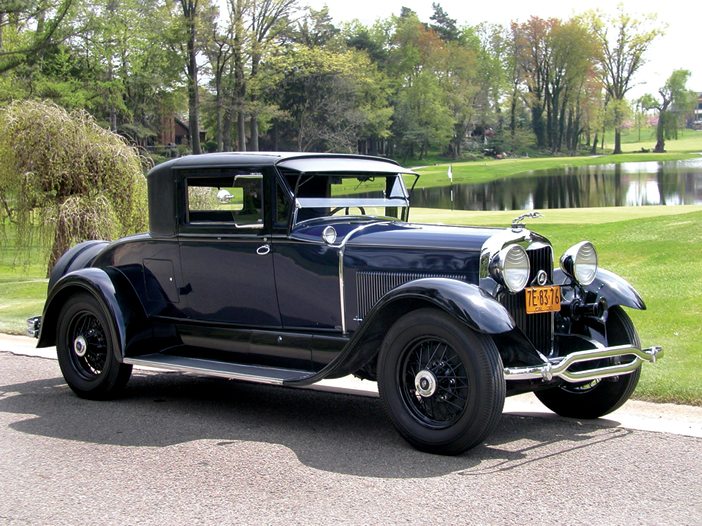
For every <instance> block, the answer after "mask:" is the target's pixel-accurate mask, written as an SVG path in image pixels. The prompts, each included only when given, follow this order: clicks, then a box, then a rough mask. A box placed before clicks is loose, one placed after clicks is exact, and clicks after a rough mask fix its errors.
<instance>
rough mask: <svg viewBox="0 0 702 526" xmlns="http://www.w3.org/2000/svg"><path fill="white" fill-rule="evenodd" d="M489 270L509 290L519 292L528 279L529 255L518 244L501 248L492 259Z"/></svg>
mask: <svg viewBox="0 0 702 526" xmlns="http://www.w3.org/2000/svg"><path fill="white" fill-rule="evenodd" d="M490 272H491V274H492V277H493V278H494V279H495V281H497V282H498V283H502V284H503V285H504V286H505V287H507V288H508V289H509V290H510V291H511V292H519V291H520V290H522V289H523V288H524V287H526V284H527V282H528V281H529V256H527V253H526V250H524V249H523V248H522V247H521V246H519V245H510V246H508V247H507V248H503V249H502V250H500V252H499V253H498V254H497V257H496V258H495V259H494V260H493V264H492V265H491V268H490Z"/></svg>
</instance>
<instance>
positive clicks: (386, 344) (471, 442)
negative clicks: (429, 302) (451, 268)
mask: <svg viewBox="0 0 702 526" xmlns="http://www.w3.org/2000/svg"><path fill="white" fill-rule="evenodd" d="M505 389H506V387H505V379H504V368H503V366H502V359H501V358H500V355H499V353H498V352H497V348H496V347H495V344H494V342H493V341H492V339H490V338H489V337H487V336H485V335H482V334H479V333H477V332H475V331H472V330H471V329H470V328H468V327H466V326H465V325H464V324H462V323H460V322H458V321H457V320H455V319H454V318H452V317H451V316H449V315H448V314H446V313H444V312H443V311H439V310H437V309H420V310H416V311H413V312H410V313H409V314H406V315H405V316H403V317H402V318H400V319H399V320H398V321H397V322H396V323H395V324H394V325H393V326H392V327H391V328H390V330H389V331H388V333H387V335H386V336H385V339H384V340H383V345H382V347H381V350H380V355H379V357H378V390H379V393H380V399H381V401H382V404H383V407H384V408H385V411H386V413H387V414H388V416H389V418H390V420H391V421H392V423H393V425H394V426H395V427H396V428H397V430H398V432H399V433H400V434H401V435H402V436H403V437H404V438H405V440H407V441H408V442H409V443H410V444H412V445H413V446H414V447H416V448H417V449H420V450H422V451H427V452H429V453H437V454H442V455H457V454H459V453H462V452H464V451H466V450H467V449H470V448H472V447H475V446H476V445H478V444H480V443H482V442H483V440H484V439H485V437H486V436H487V435H488V434H490V432H491V431H492V430H493V429H494V428H495V426H496V425H497V423H498V421H499V419H500V416H501V414H502V409H503V407H504V402H505ZM421 391H423V393H422V392H421Z"/></svg>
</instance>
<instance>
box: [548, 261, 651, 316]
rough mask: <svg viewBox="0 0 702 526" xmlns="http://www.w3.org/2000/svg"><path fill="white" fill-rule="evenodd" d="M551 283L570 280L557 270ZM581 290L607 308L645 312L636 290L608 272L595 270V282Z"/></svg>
mask: <svg viewBox="0 0 702 526" xmlns="http://www.w3.org/2000/svg"><path fill="white" fill-rule="evenodd" d="M553 281H554V283H557V284H559V285H565V284H568V283H570V281H571V279H570V278H569V277H568V276H567V275H566V274H565V272H563V270H561V269H560V268H558V269H554V271H553ZM583 289H584V290H585V292H587V293H588V294H593V295H595V296H596V298H597V300H600V299H604V300H605V301H606V302H607V305H608V306H609V307H613V306H615V305H621V306H623V307H630V308H632V309H638V310H646V304H645V303H644V300H643V298H641V295H640V294H639V293H638V292H637V290H636V289H635V288H634V287H632V286H631V285H630V284H629V282H627V281H626V280H625V279H624V278H622V277H621V276H619V275H617V274H615V273H614V272H610V271H609V270H605V269H603V268H599V269H597V275H596V276H595V280H594V281H593V282H592V283H590V284H589V285H587V286H586V287H583ZM593 302H594V301H593Z"/></svg>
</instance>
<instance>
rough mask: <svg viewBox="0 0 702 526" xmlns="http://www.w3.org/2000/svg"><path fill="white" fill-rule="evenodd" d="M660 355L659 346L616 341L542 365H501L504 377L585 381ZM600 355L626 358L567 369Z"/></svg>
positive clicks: (618, 372)
mask: <svg viewBox="0 0 702 526" xmlns="http://www.w3.org/2000/svg"><path fill="white" fill-rule="evenodd" d="M661 356H663V349H662V348H661V347H649V348H647V349H639V348H637V347H632V346H631V345H616V346H613V347H603V348H600V349H591V350H587V351H576V352H574V353H571V354H568V355H566V356H559V357H557V358H552V359H550V360H549V362H548V363H545V364H543V365H531V366H526V367H505V380H539V379H541V380H544V381H546V382H549V381H551V380H553V379H554V378H561V379H563V380H565V381H566V382H573V383H575V382H589V381H591V380H597V379H600V378H608V377H611V376H619V375H621V374H631V373H632V372H634V371H635V370H636V369H637V368H638V367H639V366H640V365H641V364H642V363H643V362H644V361H646V362H651V363H655V362H656V360H657V359H658V358H660V357H661ZM603 358H624V359H627V361H626V362H625V363H619V364H612V365H607V366H605V367H596V368H593V369H584V370H579V371H569V370H568V369H569V368H570V367H571V366H573V365H575V364H578V363H583V362H591V361H593V360H601V359H603Z"/></svg>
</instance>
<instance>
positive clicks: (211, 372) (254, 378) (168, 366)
mask: <svg viewBox="0 0 702 526" xmlns="http://www.w3.org/2000/svg"><path fill="white" fill-rule="evenodd" d="M124 363H126V364H131V365H137V366H140V367H152V368H154V369H164V370H167V371H180V372H183V373H191V374H200V375H204V376H216V377H218V378H227V379H230V380H244V381H247V382H256V383H260V384H269V385H283V379H281V378H270V377H266V376H260V375H256V374H246V373H240V372H239V373H237V372H232V371H218V370H215V369H210V368H207V367H197V366H195V365H182V364H180V365H179V364H173V363H168V362H155V361H151V360H141V359H139V358H125V359H124ZM274 370H275V369H271V371H274Z"/></svg>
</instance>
